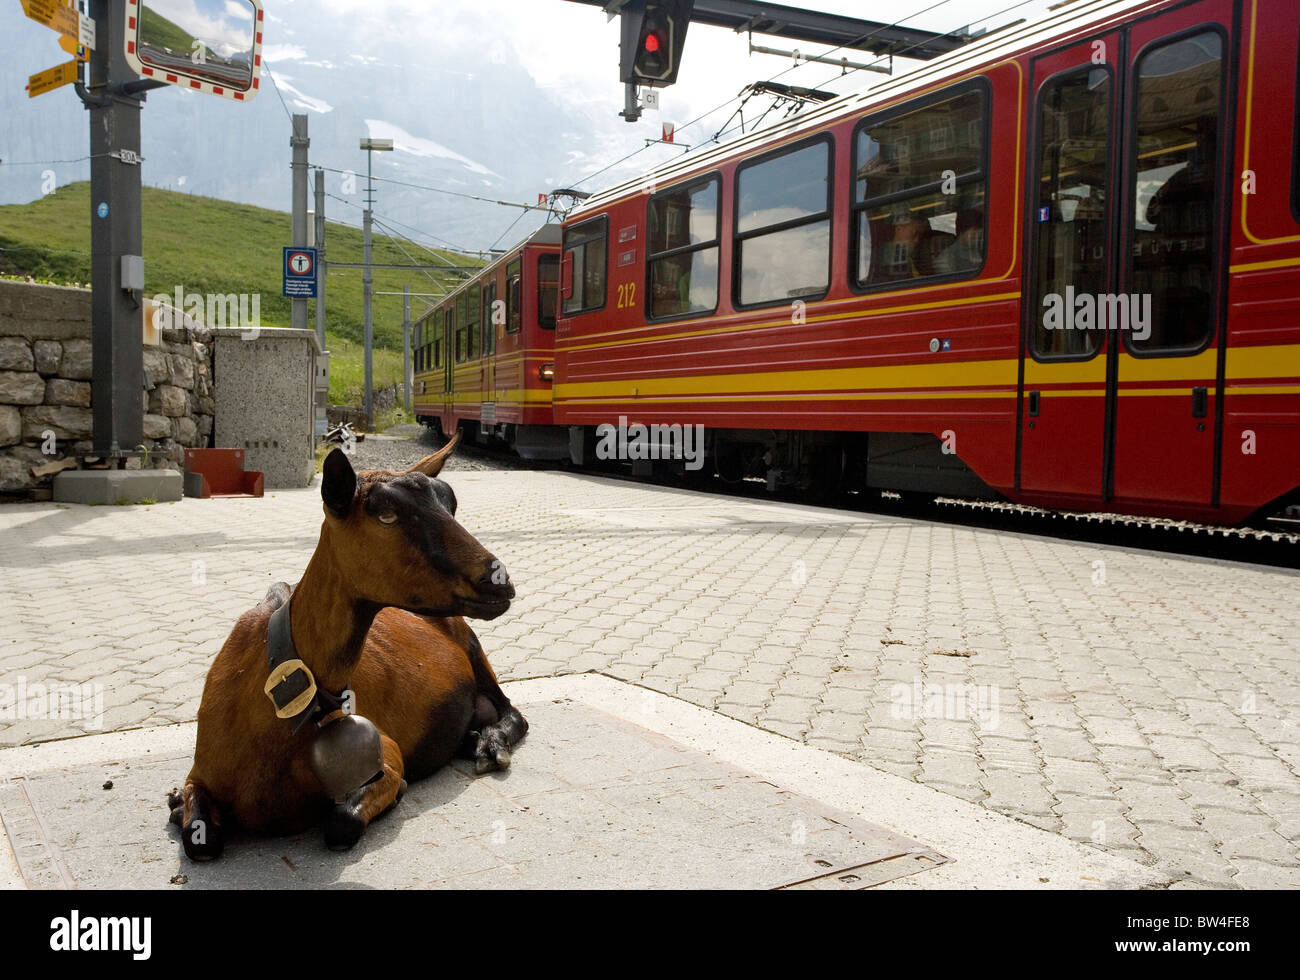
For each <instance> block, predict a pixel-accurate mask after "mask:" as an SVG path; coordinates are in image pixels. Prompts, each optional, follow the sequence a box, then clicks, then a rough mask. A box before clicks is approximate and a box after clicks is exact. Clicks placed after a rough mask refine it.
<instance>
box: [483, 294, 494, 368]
mask: <svg viewBox="0 0 1300 980" xmlns="http://www.w3.org/2000/svg"><path fill="white" fill-rule="evenodd" d="M496 300H497V281H496V279H492V280H489V281H488V282H486V283H484V284H483V353H484V354H495V353H496V349H497V325H496V323H495V322H494V321H493V318H492V314H493V313H494V312H495V310H493V309H492V307H493V306H494V305H496Z"/></svg>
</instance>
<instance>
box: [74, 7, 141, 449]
mask: <svg viewBox="0 0 1300 980" xmlns="http://www.w3.org/2000/svg"><path fill="white" fill-rule="evenodd" d="M124 5H125V0H92V2H91V4H90V10H91V12H92V16H93V17H94V18H95V22H96V23H95V30H96V36H97V38H98V44H97V45H96V47H95V50H94V52H93V54H92V56H91V58H92V60H91V62H90V64H89V66H88V68H89V76H88V77H89V80H90V89H91V92H92V93H93V95H94V96H98V97H99V98H94V99H93V100H92V101H91V102H90V103H89V104H88V105H87V108H89V110H90V158H91V163H90V228H91V232H90V251H91V261H90V269H91V271H90V280H91V289H92V294H91V301H90V304H91V331H90V335H91V348H92V355H93V357H92V361H93V366H92V374H91V388H90V390H91V405H92V407H93V418H94V443H93V445H94V452H95V454H96V455H101V456H106V457H113V458H115V461H114V465H116V461H117V460H120V459H121V458H122V457H123V456H124V455H125V454H127V453H131V452H133V451H134V450H135V449H136V447H138V446H140V445H141V444H142V443H143V442H144V406H143V404H142V398H141V394H140V393H141V391H143V389H144V326H143V322H142V319H141V318H142V316H143V314H142V310H141V305H142V300H143V296H141V295H136V294H134V293H127V292H124V291H123V289H122V258H123V256H140V255H143V247H142V245H143V234H142V232H141V225H140V199H141V194H140V108H141V103H142V102H143V96H140V97H137V98H132V97H130V96H127V95H123V94H117V93H114V92H112V91H111V89H112V88H113V87H114V86H115V85H118V84H122V83H125V82H129V81H133V80H135V78H136V75H135V73H134V72H133V71H131V69H130V67H129V66H128V65H127V63H126V57H125V54H124V51H125V47H126V39H125V37H124V36H123V35H124V33H125V29H126V13H125V7H124Z"/></svg>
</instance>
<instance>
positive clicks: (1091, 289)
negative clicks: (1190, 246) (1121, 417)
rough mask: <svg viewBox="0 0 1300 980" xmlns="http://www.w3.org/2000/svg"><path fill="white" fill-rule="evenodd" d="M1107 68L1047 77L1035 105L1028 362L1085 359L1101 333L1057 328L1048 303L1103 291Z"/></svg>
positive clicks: (1106, 248) (1107, 171)
mask: <svg viewBox="0 0 1300 980" xmlns="http://www.w3.org/2000/svg"><path fill="white" fill-rule="evenodd" d="M1111 98H1112V79H1111V74H1110V71H1109V70H1108V69H1106V68H1084V69H1082V70H1079V71H1073V72H1070V73H1069V74H1064V75H1058V76H1057V77H1055V78H1051V79H1048V81H1047V84H1046V85H1044V86H1043V88H1042V94H1041V95H1040V96H1039V101H1038V171H1037V173H1038V193H1037V196H1036V197H1035V198H1034V207H1035V208H1036V211H1035V212H1034V223H1033V232H1032V239H1031V247H1032V249H1033V256H1034V261H1033V263H1032V265H1031V266H1030V268H1031V275H1032V276H1033V286H1032V289H1033V292H1032V295H1033V297H1034V301H1033V302H1032V303H1031V304H1030V305H1029V309H1030V310H1031V311H1033V312H1032V315H1033V318H1034V320H1033V329H1032V331H1031V333H1030V344H1031V350H1032V353H1033V356H1034V357H1036V358H1039V359H1042V360H1051V359H1054V358H1088V357H1091V356H1092V355H1093V354H1095V353H1096V352H1097V349H1098V348H1099V347H1100V346H1101V332H1100V331H1098V330H1069V329H1057V328H1058V327H1060V326H1062V325H1061V324H1056V323H1050V322H1049V321H1048V320H1047V319H1046V315H1047V309H1048V306H1049V305H1050V297H1053V296H1056V297H1065V296H1070V295H1076V294H1077V295H1084V294H1090V295H1097V294H1100V293H1102V292H1104V283H1105V275H1106V271H1105V270H1106V257H1107V256H1108V255H1109V254H1110V238H1109V232H1108V230H1107V226H1106V208H1107V204H1108V202H1109V200H1110V184H1111V176H1110V163H1109V160H1110V113H1111Z"/></svg>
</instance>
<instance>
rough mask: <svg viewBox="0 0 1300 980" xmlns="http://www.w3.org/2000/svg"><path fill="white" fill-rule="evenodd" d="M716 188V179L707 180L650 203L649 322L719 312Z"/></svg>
mask: <svg viewBox="0 0 1300 980" xmlns="http://www.w3.org/2000/svg"><path fill="white" fill-rule="evenodd" d="M719 185H720V181H719V179H718V178H717V177H710V178H708V179H707V180H704V181H697V182H695V183H693V184H681V185H678V186H677V187H673V188H671V189H669V190H666V191H663V192H662V193H660V194H656V195H654V196H653V197H652V198H650V204H649V207H648V208H647V211H646V229H647V230H646V241H647V244H646V251H647V253H648V254H647V255H646V282H648V283H649V287H648V289H647V290H646V292H647V304H648V309H647V312H648V315H649V316H650V318H651V319H659V318H662V317H672V316H682V315H684V314H688V313H702V312H705V311H712V310H714V309H716V308H717V305H718V251H719V248H718V240H719V237H720V234H721V233H720V230H719V229H720V215H719V212H718V193H719V190H718V188H719Z"/></svg>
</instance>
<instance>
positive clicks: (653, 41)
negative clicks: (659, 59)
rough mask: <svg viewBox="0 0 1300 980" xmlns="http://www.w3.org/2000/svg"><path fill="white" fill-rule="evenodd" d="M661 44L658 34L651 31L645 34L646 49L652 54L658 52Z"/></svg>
mask: <svg viewBox="0 0 1300 980" xmlns="http://www.w3.org/2000/svg"><path fill="white" fill-rule="evenodd" d="M660 46H661V42H660V40H659V35H658V34H654V33H651V34H647V35H646V36H645V49H646V50H647V51H649V52H650V53H651V54H654V53H656V52H657V51H658V50H659V48H660Z"/></svg>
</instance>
